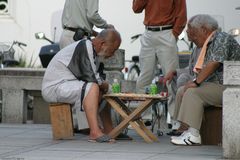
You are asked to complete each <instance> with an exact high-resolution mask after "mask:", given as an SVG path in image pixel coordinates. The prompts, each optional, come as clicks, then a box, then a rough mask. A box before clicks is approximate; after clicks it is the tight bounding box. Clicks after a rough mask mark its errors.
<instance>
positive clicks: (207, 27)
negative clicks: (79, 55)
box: [171, 14, 240, 145]
mask: <svg viewBox="0 0 240 160" xmlns="http://www.w3.org/2000/svg"><path fill="white" fill-rule="evenodd" d="M187 26H188V28H187V34H188V37H191V40H192V41H193V42H194V43H195V44H196V46H197V47H198V48H202V49H201V52H200V54H199V58H198V61H197V63H196V65H195V67H194V72H195V73H196V77H195V79H194V80H193V81H189V82H188V83H187V84H186V85H185V86H183V87H181V88H179V89H178V91H177V95H176V102H175V104H176V107H175V113H174V116H175V117H176V118H177V120H178V121H180V122H182V123H184V124H186V125H187V126H188V130H186V131H185V132H183V133H182V135H180V136H179V137H176V136H172V137H171V142H172V143H173V144H175V145H200V144H201V135H200V134H199V130H200V127H201V123H202V117H203V112H204V107H209V106H221V105H222V93H223V90H224V89H225V87H224V86H223V62H224V61H225V60H228V61H238V60H240V55H239V53H240V46H239V44H238V43H237V41H236V40H235V39H234V38H233V37H232V36H231V35H228V34H227V33H225V32H220V31H219V30H218V23H217V21H216V20H215V19H214V18H212V17H211V16H209V15H206V14H199V15H196V16H194V17H192V18H191V19H190V20H189V22H188V25H187Z"/></svg>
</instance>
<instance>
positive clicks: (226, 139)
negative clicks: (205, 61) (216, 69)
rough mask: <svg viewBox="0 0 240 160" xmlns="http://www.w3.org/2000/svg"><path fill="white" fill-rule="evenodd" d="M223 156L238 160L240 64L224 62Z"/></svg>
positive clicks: (239, 156)
mask: <svg viewBox="0 0 240 160" xmlns="http://www.w3.org/2000/svg"><path fill="white" fill-rule="evenodd" d="M224 85H225V86H226V87H227V88H226V90H225V91H224V92H223V156H224V157H225V158H228V159H240V62H233V61H226V62H224Z"/></svg>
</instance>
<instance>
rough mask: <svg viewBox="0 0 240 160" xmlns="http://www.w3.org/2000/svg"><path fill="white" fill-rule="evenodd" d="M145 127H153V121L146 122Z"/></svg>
mask: <svg viewBox="0 0 240 160" xmlns="http://www.w3.org/2000/svg"><path fill="white" fill-rule="evenodd" d="M144 124H145V126H151V125H152V121H146V122H144Z"/></svg>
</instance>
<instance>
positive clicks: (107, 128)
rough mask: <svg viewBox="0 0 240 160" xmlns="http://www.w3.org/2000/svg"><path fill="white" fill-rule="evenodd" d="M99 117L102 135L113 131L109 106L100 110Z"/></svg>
mask: <svg viewBox="0 0 240 160" xmlns="http://www.w3.org/2000/svg"><path fill="white" fill-rule="evenodd" d="M100 117H101V120H102V124H103V129H104V133H105V134H108V133H109V132H111V131H112V129H113V124H112V119H111V108H110V106H109V104H106V106H105V107H104V108H103V109H102V111H101V112H100Z"/></svg>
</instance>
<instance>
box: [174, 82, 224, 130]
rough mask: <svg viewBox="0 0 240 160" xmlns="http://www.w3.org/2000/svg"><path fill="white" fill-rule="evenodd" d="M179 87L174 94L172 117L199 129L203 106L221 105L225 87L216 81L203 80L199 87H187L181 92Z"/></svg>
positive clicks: (181, 89) (181, 88)
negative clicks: (174, 104)
mask: <svg viewBox="0 0 240 160" xmlns="http://www.w3.org/2000/svg"><path fill="white" fill-rule="evenodd" d="M183 89H184V86H183V87H180V88H179V89H178V91H177V95H176V102H175V103H176V106H175V111H174V117H173V118H174V119H177V120H178V121H180V122H184V123H186V124H188V125H189V126H190V127H192V128H195V129H198V130H200V128H201V124H202V118H203V113H204V107H207V106H208V107H209V106H221V105H222V93H223V91H224V89H225V87H224V86H223V85H221V84H218V83H213V82H203V83H202V84H201V86H200V87H197V88H189V89H187V90H186V91H185V93H183Z"/></svg>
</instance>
